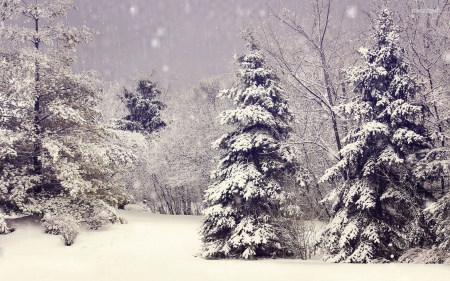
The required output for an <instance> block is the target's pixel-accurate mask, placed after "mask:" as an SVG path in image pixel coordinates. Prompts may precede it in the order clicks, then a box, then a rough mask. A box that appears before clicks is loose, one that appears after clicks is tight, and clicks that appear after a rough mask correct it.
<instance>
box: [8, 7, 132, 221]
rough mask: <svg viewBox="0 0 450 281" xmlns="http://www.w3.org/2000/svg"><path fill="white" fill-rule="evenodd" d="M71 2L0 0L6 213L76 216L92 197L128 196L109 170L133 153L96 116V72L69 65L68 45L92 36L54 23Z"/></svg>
mask: <svg viewBox="0 0 450 281" xmlns="http://www.w3.org/2000/svg"><path fill="white" fill-rule="evenodd" d="M73 8H74V6H73V3H72V1H70V0H56V1H16V0H3V1H0V144H1V146H0V147H1V148H0V206H3V207H4V208H5V209H6V211H7V212H10V211H14V212H22V213H26V214H39V215H42V216H44V215H45V214H52V215H57V216H58V215H67V214H70V215H71V216H73V217H74V218H76V219H77V220H80V219H82V218H83V216H84V215H85V213H86V212H88V211H89V210H91V209H92V208H93V206H94V205H96V206H97V205H101V204H99V203H95V202H98V201H100V202H102V203H105V204H107V205H108V206H117V205H119V204H121V203H122V202H125V201H126V200H128V199H129V195H127V193H126V192H125V190H124V188H123V186H122V184H121V183H120V182H118V181H116V180H115V177H114V175H116V174H119V173H121V172H122V171H124V170H126V169H128V168H129V167H130V166H131V165H132V161H133V159H134V155H133V154H132V153H131V152H130V151H129V150H128V149H125V148H124V147H123V146H122V144H121V143H120V141H119V140H118V138H117V137H116V135H115V133H114V132H113V131H111V130H109V129H107V128H106V127H104V126H103V125H102V124H100V122H99V120H100V117H101V115H100V113H99V111H98V110H96V106H97V103H98V100H99V98H100V97H101V94H102V88H101V82H100V80H99V77H98V75H97V74H96V73H95V72H84V73H80V74H75V73H73V71H72V70H71V64H72V63H73V62H74V61H75V60H76V57H75V55H74V51H75V50H76V49H75V48H76V47H77V46H78V45H80V44H83V43H86V42H88V41H90V40H91V38H92V35H91V33H90V32H89V31H88V29H87V28H86V27H81V28H79V29H77V28H73V27H69V26H66V25H65V24H64V23H62V22H57V21H56V19H57V18H58V17H60V16H66V15H67V13H68V11H70V10H72V9H73ZM20 19H25V20H26V22H25V24H23V25H21V26H20V27H19V26H17V25H15V24H14V20H20Z"/></svg>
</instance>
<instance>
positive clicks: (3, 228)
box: [0, 213, 14, 234]
mask: <svg viewBox="0 0 450 281" xmlns="http://www.w3.org/2000/svg"><path fill="white" fill-rule="evenodd" d="M13 231H14V228H11V227H9V226H8V223H7V222H6V220H5V217H4V216H3V214H2V213H0V234H8V233H11V232H13Z"/></svg>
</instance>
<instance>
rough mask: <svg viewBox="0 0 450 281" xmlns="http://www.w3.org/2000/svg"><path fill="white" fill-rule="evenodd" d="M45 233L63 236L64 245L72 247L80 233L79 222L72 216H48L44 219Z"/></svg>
mask: <svg viewBox="0 0 450 281" xmlns="http://www.w3.org/2000/svg"><path fill="white" fill-rule="evenodd" d="M42 225H43V226H44V228H45V230H44V232H45V233H48V234H53V235H61V236H62V237H61V238H62V240H63V242H64V245H66V246H70V245H72V244H73V243H74V242H75V239H76V238H77V236H78V233H79V231H80V224H79V222H78V221H77V220H76V219H75V218H74V217H72V216H70V215H52V214H46V215H45V216H44V218H43V219H42Z"/></svg>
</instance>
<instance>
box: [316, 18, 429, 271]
mask: <svg viewBox="0 0 450 281" xmlns="http://www.w3.org/2000/svg"><path fill="white" fill-rule="evenodd" d="M373 40H374V43H375V44H374V46H373V47H372V48H371V49H369V50H367V49H360V53H361V55H362V58H363V64H362V65H361V66H359V67H355V68H352V69H349V70H348V71H347V74H348V77H349V80H350V82H351V83H352V85H353V87H354V91H355V93H356V94H357V97H356V98H355V100H354V101H352V102H349V103H347V104H344V105H341V106H339V107H338V108H337V112H338V113H339V114H340V115H341V116H342V117H347V118H349V119H353V120H354V121H355V122H357V123H358V126H357V128H356V129H353V130H351V131H350V132H349V134H348V135H347V136H346V138H345V142H346V145H345V147H344V148H342V150H341V151H340V156H341V157H342V160H340V161H339V162H338V163H337V164H336V165H335V166H333V167H332V168H330V169H328V170H327V171H326V172H325V174H324V175H323V176H322V178H321V181H322V182H324V181H331V182H337V181H338V180H339V178H341V177H344V179H345V180H344V182H343V183H342V184H340V185H338V187H336V188H335V189H334V190H333V191H332V192H331V193H330V194H329V195H328V196H327V197H326V198H325V200H329V201H332V202H333V203H334V204H333V210H334V211H335V213H334V217H333V219H332V220H331V222H330V223H329V224H328V226H327V227H326V229H325V231H324V236H323V242H324V245H325V247H326V250H327V252H328V253H327V255H326V256H325V257H324V259H325V260H327V261H332V262H341V261H343V262H353V263H361V262H371V261H374V260H395V259H397V258H398V257H399V256H400V255H401V254H402V253H403V252H404V251H405V250H406V249H408V248H410V247H413V246H422V245H424V243H426V242H427V239H428V233H427V228H426V226H425V225H424V220H423V216H422V206H421V204H422V203H423V199H425V197H427V196H429V192H427V190H426V189H425V188H424V187H423V185H422V184H421V181H417V179H416V178H415V177H414V176H413V175H412V170H413V168H414V165H415V164H416V163H417V161H418V160H419V159H420V158H421V154H422V153H421V152H422V151H423V150H424V149H427V148H429V147H430V142H429V139H428V138H427V136H426V134H427V132H426V130H425V128H424V125H423V123H424V107H423V106H422V105H421V104H420V103H419V102H418V99H417V97H416V95H417V94H418V93H419V91H420V88H421V87H420V84H419V83H417V82H416V81H415V80H414V78H413V77H412V76H411V74H410V73H409V69H408V65H407V63H406V62H405V61H403V59H402V53H403V50H402V49H401V48H400V46H399V43H398V41H399V35H398V29H397V27H396V26H395V25H394V23H393V19H392V16H391V13H390V12H389V11H388V10H387V9H383V10H382V11H381V12H380V14H379V17H378V19H377V22H376V25H375V27H374V33H373ZM415 97H416V98H415Z"/></svg>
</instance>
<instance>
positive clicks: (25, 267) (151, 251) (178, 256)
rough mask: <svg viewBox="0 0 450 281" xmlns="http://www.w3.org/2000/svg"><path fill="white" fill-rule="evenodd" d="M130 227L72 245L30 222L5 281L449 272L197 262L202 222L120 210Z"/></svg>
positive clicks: (21, 229)
mask: <svg viewBox="0 0 450 281" xmlns="http://www.w3.org/2000/svg"><path fill="white" fill-rule="evenodd" d="M118 212H119V216H122V217H124V218H126V219H127V220H128V224H125V225H113V226H111V227H109V228H108V229H104V230H97V231H94V230H87V229H86V228H83V229H82V231H81V233H80V235H79V236H78V238H77V240H76V242H75V244H74V245H72V246H70V247H67V246H64V245H63V242H62V241H61V240H60V236H54V235H49V234H44V233H43V228H42V226H41V225H40V223H39V222H38V221H35V220H34V219H33V218H30V217H27V218H19V219H16V220H14V224H15V227H16V228H17V229H16V231H15V232H14V233H11V234H8V235H0V276H1V280H14V281H19V280H48V281H50V280H67V281H71V280H95V281H98V280H122V281H123V280H125V281H131V280H196V281H199V280H208V281H210V280H246V281H251V280H258V281H262V280H270V281H273V280H333V281H339V280H346V281H347V280H364V281H370V280H376V281H379V280H404V281H406V280H430V279H431V280H433V279H434V280H445V279H446V278H447V277H448V276H449V274H450V267H449V266H446V265H417V264H414V265H412V264H332V263H325V262H322V261H318V260H310V261H302V260H283V259H278V260H256V261H244V260H205V259H203V258H199V257H195V254H197V253H198V252H199V249H200V246H201V242H200V240H199V235H198V233H197V232H198V229H199V227H200V225H201V217H194V216H168V215H157V214H151V213H149V212H138V211H123V210H119V211H118Z"/></svg>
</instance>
